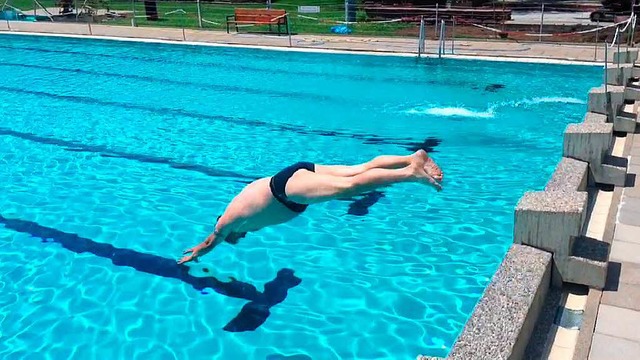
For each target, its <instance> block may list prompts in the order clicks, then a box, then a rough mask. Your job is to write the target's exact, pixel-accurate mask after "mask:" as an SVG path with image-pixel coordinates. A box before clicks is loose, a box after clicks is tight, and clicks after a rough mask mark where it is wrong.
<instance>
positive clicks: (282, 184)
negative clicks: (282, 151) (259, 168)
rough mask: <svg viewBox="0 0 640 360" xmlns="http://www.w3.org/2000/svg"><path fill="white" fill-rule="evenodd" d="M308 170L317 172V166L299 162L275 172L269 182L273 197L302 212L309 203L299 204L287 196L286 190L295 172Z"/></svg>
mask: <svg viewBox="0 0 640 360" xmlns="http://www.w3.org/2000/svg"><path fill="white" fill-rule="evenodd" d="M301 169H304V170H308V171H311V172H315V170H316V166H315V164H313V163H310V162H298V163H295V164H293V165H291V166H288V167H286V168H284V169H282V170H281V171H280V172H279V173H277V174H275V175H274V176H273V177H272V178H271V181H270V182H269V188H271V193H272V194H273V197H275V198H276V200H278V201H279V202H280V203H281V204H282V205H284V206H286V207H287V209H289V210H291V211H293V212H296V213H301V212H303V211H305V210H306V209H307V207H308V206H309V205H307V204H298V203H296V202H293V201H291V200H289V199H288V198H287V194H286V192H285V188H286V187H287V182H288V181H289V179H290V178H291V177H292V176H293V174H294V173H295V172H296V171H298V170H301Z"/></svg>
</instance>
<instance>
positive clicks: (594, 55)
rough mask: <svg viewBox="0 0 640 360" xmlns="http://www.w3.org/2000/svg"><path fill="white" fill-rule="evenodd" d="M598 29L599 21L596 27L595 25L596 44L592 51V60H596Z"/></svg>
mask: <svg viewBox="0 0 640 360" xmlns="http://www.w3.org/2000/svg"><path fill="white" fill-rule="evenodd" d="M599 29H600V19H598V22H597V25H596V43H595V49H594V51H593V60H594V61H595V60H597V58H598V30H599Z"/></svg>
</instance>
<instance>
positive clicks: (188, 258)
mask: <svg viewBox="0 0 640 360" xmlns="http://www.w3.org/2000/svg"><path fill="white" fill-rule="evenodd" d="M198 252H200V248H199V247H198V246H195V247H192V248H191V249H187V250H185V251H184V252H183V254H186V253H191V254H190V255H186V256H183V257H182V259H180V260H179V261H178V264H184V263H186V262H189V261H191V260H195V261H198Z"/></svg>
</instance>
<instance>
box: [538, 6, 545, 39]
mask: <svg viewBox="0 0 640 360" xmlns="http://www.w3.org/2000/svg"><path fill="white" fill-rule="evenodd" d="M542 25H544V3H543V4H542V13H541V14H540V37H538V42H540V41H542Z"/></svg>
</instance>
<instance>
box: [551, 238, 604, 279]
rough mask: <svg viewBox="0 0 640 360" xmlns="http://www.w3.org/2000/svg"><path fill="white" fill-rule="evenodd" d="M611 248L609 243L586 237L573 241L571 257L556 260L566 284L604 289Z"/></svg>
mask: <svg viewBox="0 0 640 360" xmlns="http://www.w3.org/2000/svg"><path fill="white" fill-rule="evenodd" d="M610 250H611V247H610V245H609V244H608V243H606V242H604V241H600V240H596V239H591V238H588V237H585V236H581V237H578V238H576V239H575V240H574V241H573V246H572V249H571V256H568V257H566V258H562V257H557V258H556V259H555V261H556V265H557V266H558V271H559V272H560V275H561V276H562V280H563V281H564V282H570V283H575V284H581V285H586V286H589V287H593V288H596V289H603V288H604V285H605V281H606V279H607V267H608V261H609V252H610Z"/></svg>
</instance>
